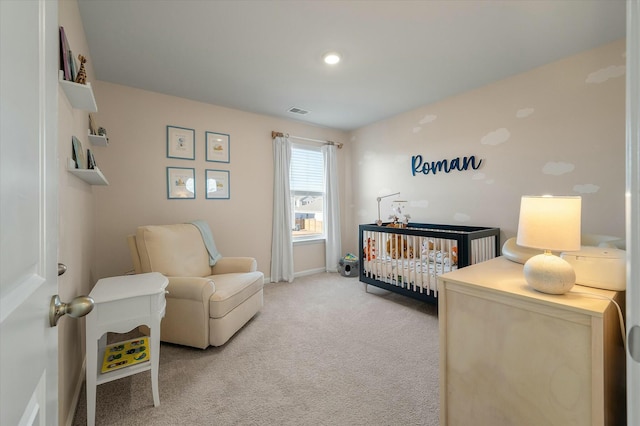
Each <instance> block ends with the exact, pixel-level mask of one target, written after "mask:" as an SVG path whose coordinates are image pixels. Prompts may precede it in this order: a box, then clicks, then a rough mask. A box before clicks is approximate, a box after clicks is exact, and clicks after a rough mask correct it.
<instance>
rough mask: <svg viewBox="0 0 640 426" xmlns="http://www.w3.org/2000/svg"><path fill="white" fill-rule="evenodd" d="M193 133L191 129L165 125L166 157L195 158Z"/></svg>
mask: <svg viewBox="0 0 640 426" xmlns="http://www.w3.org/2000/svg"><path fill="white" fill-rule="evenodd" d="M195 133H196V132H195V131H194V130H193V129H187V128H185V127H176V126H167V157H169V158H181V159H183V160H195V159H196V150H195V144H196V138H195Z"/></svg>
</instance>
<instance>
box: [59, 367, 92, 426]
mask: <svg viewBox="0 0 640 426" xmlns="http://www.w3.org/2000/svg"><path fill="white" fill-rule="evenodd" d="M86 368H87V359H86V358H84V359H83V360H82V367H81V368H80V375H79V376H78V382H77V383H76V389H75V391H74V392H73V398H72V399H71V407H70V409H69V415H68V416H67V420H66V421H65V422H64V424H65V426H72V425H73V418H74V416H75V415H76V410H77V409H78V402H80V391H82V384H83V383H84V378H85V377H86V375H87V374H86Z"/></svg>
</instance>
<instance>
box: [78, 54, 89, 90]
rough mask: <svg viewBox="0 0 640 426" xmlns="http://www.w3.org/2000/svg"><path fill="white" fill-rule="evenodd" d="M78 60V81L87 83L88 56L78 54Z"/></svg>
mask: <svg viewBox="0 0 640 426" xmlns="http://www.w3.org/2000/svg"><path fill="white" fill-rule="evenodd" d="M78 60H79V61H80V70H78V75H77V76H76V83H80V84H87V70H85V69H84V64H85V63H86V62H87V58H85V57H84V56H82V55H78Z"/></svg>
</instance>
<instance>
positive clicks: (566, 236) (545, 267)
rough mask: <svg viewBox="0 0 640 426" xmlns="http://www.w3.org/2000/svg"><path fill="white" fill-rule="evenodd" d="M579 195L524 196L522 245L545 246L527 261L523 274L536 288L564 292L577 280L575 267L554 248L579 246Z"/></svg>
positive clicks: (519, 234)
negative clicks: (540, 252) (539, 252)
mask: <svg viewBox="0 0 640 426" xmlns="http://www.w3.org/2000/svg"><path fill="white" fill-rule="evenodd" d="M581 203H582V199H581V198H580V197H569V196H560V197H553V196H546V195H545V196H523V197H522V199H521V203H520V219H519V221H518V237H517V239H516V242H517V244H518V245H520V246H524V247H531V248H535V249H541V250H544V253H542V254H539V255H536V256H533V257H532V258H530V259H529V260H528V261H527V262H526V263H525V265H524V277H525V279H526V281H527V283H528V284H529V285H530V286H531V287H533V288H534V289H536V290H538V291H540V292H542V293H549V294H564V293H566V292H567V291H569V290H571V288H572V287H573V285H574V284H575V282H576V274H575V272H574V270H573V267H572V266H571V265H570V264H569V263H568V262H567V261H566V260H564V259H562V258H560V257H558V256H556V255H554V254H553V253H551V251H576V250H579V249H580V214H581Z"/></svg>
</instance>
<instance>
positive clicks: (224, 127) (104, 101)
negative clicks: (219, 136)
mask: <svg viewBox="0 0 640 426" xmlns="http://www.w3.org/2000/svg"><path fill="white" fill-rule="evenodd" d="M94 86H95V92H96V100H97V102H98V109H99V111H98V113H97V114H96V119H97V122H98V125H100V126H103V127H105V128H106V129H107V132H108V135H109V146H108V147H96V148H94V150H95V156H96V161H97V163H98V166H99V167H100V169H101V170H102V171H103V172H104V174H105V176H106V177H107V179H108V180H109V185H108V186H101V187H95V188H94V194H95V207H96V210H95V220H96V240H95V247H96V255H97V258H96V263H95V264H96V272H97V277H106V276H114V275H121V274H124V273H126V272H127V271H128V270H130V269H132V262H131V258H130V254H129V249H128V247H127V245H126V236H127V235H128V234H131V233H134V232H135V229H136V227H137V226H139V225H152V224H166V223H180V222H188V221H191V220H195V219H203V220H206V221H207V222H208V223H209V225H210V227H211V230H212V232H213V235H214V239H215V241H216V246H217V248H218V249H219V250H220V252H221V253H222V254H223V255H224V256H252V257H255V258H256V259H257V261H258V268H259V269H260V270H261V271H263V272H264V273H265V276H266V277H269V275H270V262H271V221H272V198H273V190H272V186H273V154H272V140H271V131H272V130H276V131H283V132H289V133H290V134H292V135H296V136H304V137H307V138H314V139H322V140H334V141H344V140H345V139H346V137H347V136H346V134H345V133H343V132H340V131H336V130H331V129H326V128H321V127H315V126H309V125H305V124H302V123H299V122H294V121H286V120H282V119H278V118H273V117H268V116H264V115H258V114H251V113H246V112H242V111H238V110H233V109H229V108H222V107H218V106H214V105H210V104H204V103H200V102H194V101H190V100H186V99H181V98H177V97H173V96H167V95H163V94H159V93H153V92H148V91H144V90H138V89H133V88H130V87H125V86H120V85H116V84H111V83H107V82H96V83H95V85H94ZM167 125H172V126H180V127H186V128H190V129H195V137H196V143H195V157H196V159H195V160H180V159H174V158H167V142H166V126H167ZM205 131H212V132H219V133H227V134H229V135H230V156H231V159H230V162H229V163H215V162H207V161H205V140H204V136H205ZM338 157H339V158H338V160H339V173H340V175H341V180H342V181H343V186H344V180H345V179H344V176H345V174H346V172H345V164H346V161H347V160H348V147H345V148H343V149H342V150H339V151H338ZM168 166H169V167H188V168H195V172H196V199H195V200H194V199H190V200H175V199H172V200H169V199H167V183H166V167H168ZM205 169H218V170H229V171H230V194H231V197H230V199H229V200H209V199H205V191H204V189H205V188H204V173H205ZM346 194H347V193H346V190H345V189H343V190H342V194H341V197H342V199H343V200H344V197H345V196H346ZM345 233H346V232H345ZM294 252H295V253H296V256H295V271H296V272H297V273H300V272H305V271H309V270H316V269H318V268H324V244H323V243H320V244H313V245H305V246H296V247H295V249H294Z"/></svg>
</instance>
